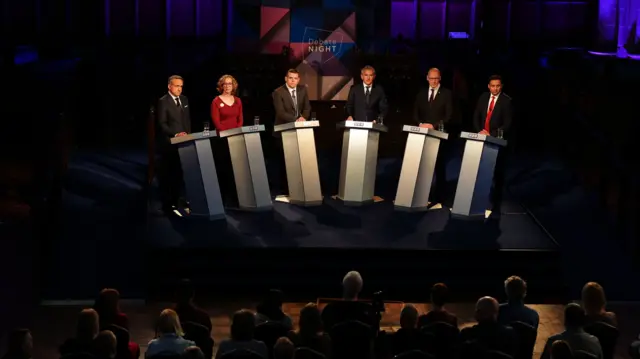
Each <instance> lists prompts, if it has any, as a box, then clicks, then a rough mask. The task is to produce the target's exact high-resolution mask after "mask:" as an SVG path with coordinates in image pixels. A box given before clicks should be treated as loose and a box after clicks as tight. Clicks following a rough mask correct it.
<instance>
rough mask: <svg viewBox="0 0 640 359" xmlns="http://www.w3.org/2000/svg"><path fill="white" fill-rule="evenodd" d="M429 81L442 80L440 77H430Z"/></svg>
mask: <svg viewBox="0 0 640 359" xmlns="http://www.w3.org/2000/svg"><path fill="white" fill-rule="evenodd" d="M428 79H429V80H440V78H439V77H429V78H428Z"/></svg>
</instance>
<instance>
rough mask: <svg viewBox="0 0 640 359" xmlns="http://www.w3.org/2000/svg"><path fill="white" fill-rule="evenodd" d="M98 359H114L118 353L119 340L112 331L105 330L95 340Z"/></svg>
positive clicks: (95, 352)
mask: <svg viewBox="0 0 640 359" xmlns="http://www.w3.org/2000/svg"><path fill="white" fill-rule="evenodd" d="M94 348H95V350H94V354H95V356H96V359H113V358H115V357H116V354H117V353H118V340H117V339H116V335H115V334H113V332H112V331H110V330H103V331H101V332H100V333H98V335H97V336H96V338H95V339H94Z"/></svg>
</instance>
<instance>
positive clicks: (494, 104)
mask: <svg viewBox="0 0 640 359" xmlns="http://www.w3.org/2000/svg"><path fill="white" fill-rule="evenodd" d="M492 97H494V100H493V108H494V109H495V108H496V103H498V97H500V94H497V95H492V94H491V93H489V102H488V103H487V112H489V107H490V106H491V98H492Z"/></svg>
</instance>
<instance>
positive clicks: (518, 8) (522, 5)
mask: <svg viewBox="0 0 640 359" xmlns="http://www.w3.org/2000/svg"><path fill="white" fill-rule="evenodd" d="M536 6H537V4H536V3H535V2H533V1H514V2H513V3H512V4H511V38H512V39H513V40H516V41H517V40H529V39H533V38H535V37H536V36H537V35H538V34H537V31H538V29H537V27H538V21H539V20H538V19H537V16H536V12H537V11H536Z"/></svg>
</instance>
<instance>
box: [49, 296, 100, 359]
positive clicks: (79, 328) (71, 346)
mask: <svg viewBox="0 0 640 359" xmlns="http://www.w3.org/2000/svg"><path fill="white" fill-rule="evenodd" d="M99 323H100V320H99V317H98V312H96V311H95V309H91V308H89V309H83V310H82V311H81V312H80V314H79V315H78V323H77V324H76V336H75V338H70V339H67V340H66V341H65V342H64V343H63V344H62V345H61V346H60V348H59V351H60V355H66V354H71V353H92V352H93V351H94V347H93V345H94V342H93V340H94V339H95V338H96V336H97V335H98V333H99V332H100V324H99Z"/></svg>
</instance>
